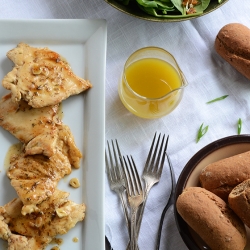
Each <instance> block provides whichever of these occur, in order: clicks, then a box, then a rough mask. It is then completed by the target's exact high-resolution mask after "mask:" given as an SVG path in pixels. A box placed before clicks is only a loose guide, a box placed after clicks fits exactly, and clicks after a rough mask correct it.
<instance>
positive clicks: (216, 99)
mask: <svg viewBox="0 0 250 250" xmlns="http://www.w3.org/2000/svg"><path fill="white" fill-rule="evenodd" d="M227 97H228V95H223V96H221V97H218V98H215V99H213V100H211V101H209V102H207V104H209V103H212V102H217V101H220V100H223V99H225V98H227Z"/></svg>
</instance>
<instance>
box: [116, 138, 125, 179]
mask: <svg viewBox="0 0 250 250" xmlns="http://www.w3.org/2000/svg"><path fill="white" fill-rule="evenodd" d="M115 142H116V148H117V151H118V156H119V160H120V164H121V167H122V168H119V174H120V176H122V175H124V172H122V171H123V159H122V154H121V151H120V148H119V145H118V141H117V140H115Z"/></svg>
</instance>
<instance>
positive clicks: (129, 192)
mask: <svg viewBox="0 0 250 250" xmlns="http://www.w3.org/2000/svg"><path fill="white" fill-rule="evenodd" d="M123 161H124V163H125V166H124V174H125V183H126V188H127V192H128V195H131V178H130V175H129V169H128V164H127V161H126V159H125V157H124V156H123Z"/></svg>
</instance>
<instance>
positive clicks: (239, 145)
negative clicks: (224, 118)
mask: <svg viewBox="0 0 250 250" xmlns="http://www.w3.org/2000/svg"><path fill="white" fill-rule="evenodd" d="M249 150H250V135H235V136H229V137H225V138H222V139H220V140H217V141H214V142H212V143H210V144H208V145H207V146H205V147H204V148H202V149H201V150H200V151H198V152H197V153H196V154H195V155H194V156H193V157H192V158H191V159H190V160H189V161H188V163H187V164H186V166H185V167H184V169H183V170H182V172H181V174H180V176H179V179H178V182H177V185H176V194H175V201H176V199H177V198H178V196H179V195H180V194H181V193H182V191H183V189H184V188H186V187H190V186H191V187H192V186H193V187H194V186H200V184H199V175H200V172H201V170H202V169H203V168H204V167H205V166H207V165H208V164H210V163H212V162H215V161H218V160H221V159H224V158H227V157H230V156H233V155H236V154H240V153H243V152H246V151H249ZM174 213H175V220H176V224H177V228H178V230H179V232H180V235H181V237H182V239H183V241H184V242H185V244H186V245H187V247H188V248H189V249H190V250H201V249H209V248H208V247H207V246H206V244H205V243H204V242H203V241H202V240H201V239H200V237H199V236H198V235H197V234H196V233H195V232H194V231H193V230H192V229H191V228H190V227H189V226H188V225H187V223H186V222H185V221H184V220H183V219H182V218H181V216H180V215H179V214H178V212H177V210H176V207H175V209H174ZM247 233H248V244H247V246H246V248H245V250H246V249H247V250H248V249H250V240H249V238H250V233H249V229H247Z"/></svg>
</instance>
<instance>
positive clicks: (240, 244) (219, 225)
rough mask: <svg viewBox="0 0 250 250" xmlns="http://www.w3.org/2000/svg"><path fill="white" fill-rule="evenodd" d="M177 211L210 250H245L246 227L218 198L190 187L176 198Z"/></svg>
mask: <svg viewBox="0 0 250 250" xmlns="http://www.w3.org/2000/svg"><path fill="white" fill-rule="evenodd" d="M176 208H177V211H178V213H179V214H180V215H181V217H182V218H183V219H184V220H185V221H186V223H187V224H188V225H189V226H190V227H191V228H192V229H193V230H194V231H195V232H196V233H197V234H198V235H199V236H200V237H201V238H202V239H203V240H204V241H205V242H206V244H207V245H208V246H209V247H210V248H211V249H212V250H236V249H237V250H242V249H244V247H245V245H246V241H247V240H246V230H245V226H244V224H243V222H242V221H241V220H240V219H239V218H238V217H237V215H236V214H235V213H234V212H233V211H232V210H231V209H230V208H229V206H228V205H227V204H226V203H225V202H224V201H223V200H222V199H221V198H219V197H218V196H216V195H214V194H213V193H211V192H209V191H207V190H205V189H204V188H201V187H189V188H186V189H185V190H184V191H183V193H182V194H181V195H180V196H179V197H178V199H177V202H176Z"/></svg>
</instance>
